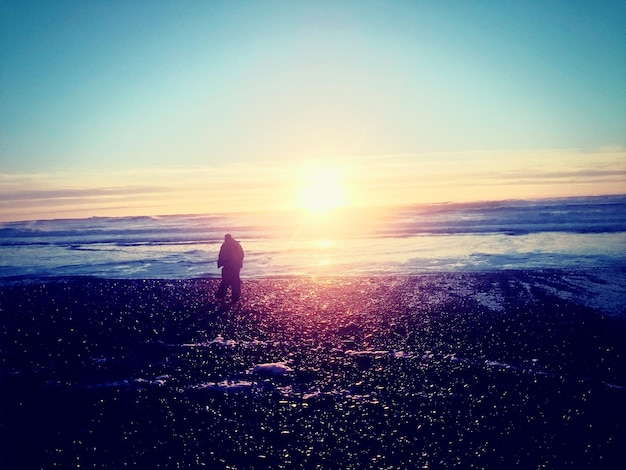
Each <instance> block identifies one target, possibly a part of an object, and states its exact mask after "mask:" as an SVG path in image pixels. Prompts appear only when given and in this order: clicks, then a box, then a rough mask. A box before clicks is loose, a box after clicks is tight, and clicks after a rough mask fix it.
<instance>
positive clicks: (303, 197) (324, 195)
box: [300, 167, 345, 212]
mask: <svg viewBox="0 0 626 470" xmlns="http://www.w3.org/2000/svg"><path fill="white" fill-rule="evenodd" d="M344 203H345V194H344V191H343V187H342V184H341V181H340V178H339V174H338V172H337V171H336V170H334V169H332V168H327V167H323V168H315V169H310V170H309V171H308V172H307V174H306V175H305V177H304V182H303V184H302V189H301V193H300V207H302V208H303V209H306V210H309V211H311V212H326V211H329V210H332V209H336V208H338V207H341V206H343V205H344Z"/></svg>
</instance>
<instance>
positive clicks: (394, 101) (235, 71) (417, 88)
mask: <svg viewBox="0 0 626 470" xmlns="http://www.w3.org/2000/svg"><path fill="white" fill-rule="evenodd" d="M624 24H626V2H624V0H603V1H601V2H595V1H590V0H589V1H581V0H562V1H557V0H543V1H538V0H537V1H534V0H529V1H525V2H519V1H508V0H498V1H488V0H475V1H466V2H458V1H452V0H441V1H436V2H435V1H423V0H413V1H386V2H383V1H368V0H361V1H341V0H334V1H314V2H307V1H302V2H290V1H236V2H226V1H223V2H222V1H189V0H183V1H179V2H171V1H160V0H153V1H149V2H148V1H135V0H109V1H103V0H100V1H95V0H83V1H67V0H57V1H55V2H49V1H36V0H1V1H0V221H3V220H4V221H8V220H30V219H42V218H43V219H50V218H65V217H90V216H123V215H157V214H186V213H218V212H230V211H260V210H272V209H291V208H298V207H302V208H307V209H310V210H320V211H323V210H326V209H329V208H333V207H334V206H339V205H343V206H381V205H396V204H403V205H405V204H416V203H432V202H449V201H452V202H454V201H463V202H465V201H473V200H493V199H516V198H541V197H565V196H579V195H600V194H619V193H626V28H624V26H623V25H624Z"/></svg>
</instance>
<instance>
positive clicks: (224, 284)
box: [215, 268, 229, 299]
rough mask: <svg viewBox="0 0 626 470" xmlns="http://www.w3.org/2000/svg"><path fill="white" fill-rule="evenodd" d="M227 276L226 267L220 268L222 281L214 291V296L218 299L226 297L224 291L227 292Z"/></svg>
mask: <svg viewBox="0 0 626 470" xmlns="http://www.w3.org/2000/svg"><path fill="white" fill-rule="evenodd" d="M228 284H229V282H228V276H227V273H226V268H222V281H221V282H220V286H219V287H218V288H217V292H216V293H215V297H217V298H218V299H223V298H224V297H226V293H227V292H228Z"/></svg>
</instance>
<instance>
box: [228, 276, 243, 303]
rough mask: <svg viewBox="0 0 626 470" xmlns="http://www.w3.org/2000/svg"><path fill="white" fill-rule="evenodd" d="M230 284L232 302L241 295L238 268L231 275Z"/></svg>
mask: <svg viewBox="0 0 626 470" xmlns="http://www.w3.org/2000/svg"><path fill="white" fill-rule="evenodd" d="M230 286H231V289H232V290H231V298H232V301H233V302H237V301H238V300H239V298H240V297H241V279H240V278H239V270H237V271H236V272H234V273H233V277H232V279H231V281H230Z"/></svg>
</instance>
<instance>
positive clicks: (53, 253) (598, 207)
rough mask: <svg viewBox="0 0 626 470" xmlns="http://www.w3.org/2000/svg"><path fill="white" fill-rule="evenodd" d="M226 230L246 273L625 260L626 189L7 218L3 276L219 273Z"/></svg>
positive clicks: (1, 231) (0, 234) (1, 233)
mask: <svg viewBox="0 0 626 470" xmlns="http://www.w3.org/2000/svg"><path fill="white" fill-rule="evenodd" d="M227 232H230V233H233V234H234V235H235V236H236V238H238V239H239V240H241V241H242V243H243V245H244V248H245V250H246V261H245V268H244V271H243V273H242V274H243V276H244V277H250V278H254V277H264V276H291V275H313V276H315V275H377V274H401V275H405V274H414V273H419V272H432V271H476V270H499V269H524V268H587V267H604V266H616V265H617V266H623V265H624V264H625V261H626V196H611V197H595V198H569V199H551V200H542V201H506V202H492V203H476V204H438V205H425V206H415V207H409V208H401V209H389V210H386V211H382V210H378V211H376V212H367V211H363V210H353V211H346V212H344V213H342V214H339V215H338V216H337V215H336V216H335V218H329V219H328V220H325V219H324V218H317V219H308V220H307V219H305V218H302V215H301V214H296V213H293V212H283V213H265V214H248V215H242V214H239V215H231V216H222V215H220V216H214V215H213V216H212V215H204V216H197V215H194V216H183V215H179V216H164V217H125V218H106V217H104V218H103V217H101V218H90V219H76V220H47V221H29V222H12V223H4V224H0V277H9V276H34V277H39V276H97V277H105V278H136V279H139V278H173V279H176V278H178V279H180V278H194V277H213V276H218V275H219V271H218V269H217V267H216V263H215V261H216V257H217V253H218V251H219V246H220V244H221V241H222V239H223V235H224V233H227Z"/></svg>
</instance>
